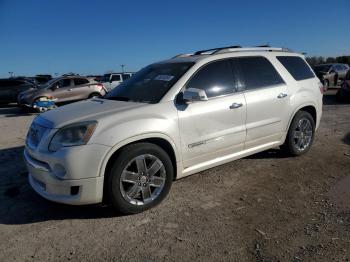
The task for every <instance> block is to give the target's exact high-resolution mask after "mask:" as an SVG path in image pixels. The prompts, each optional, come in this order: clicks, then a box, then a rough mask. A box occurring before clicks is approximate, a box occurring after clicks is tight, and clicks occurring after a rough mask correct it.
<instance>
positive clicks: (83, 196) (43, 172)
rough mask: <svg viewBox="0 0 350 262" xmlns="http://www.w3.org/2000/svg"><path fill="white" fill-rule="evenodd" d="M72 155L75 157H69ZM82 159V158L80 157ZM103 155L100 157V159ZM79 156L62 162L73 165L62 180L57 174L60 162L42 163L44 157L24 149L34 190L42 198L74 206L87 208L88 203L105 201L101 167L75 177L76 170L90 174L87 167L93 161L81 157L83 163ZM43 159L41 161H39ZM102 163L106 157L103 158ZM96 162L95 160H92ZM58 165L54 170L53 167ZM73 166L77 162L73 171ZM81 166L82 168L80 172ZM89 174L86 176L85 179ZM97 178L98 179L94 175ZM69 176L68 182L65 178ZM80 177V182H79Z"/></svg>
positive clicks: (92, 167) (95, 167) (91, 168)
mask: <svg viewBox="0 0 350 262" xmlns="http://www.w3.org/2000/svg"><path fill="white" fill-rule="evenodd" d="M68 156H70V157H71V156H72V155H71V154H69V155H68ZM80 157H82V155H80ZM99 157H101V156H99V155H98V154H96V158H97V159H98V158H99ZM77 158H79V155H77V156H76V157H71V158H68V159H64V158H63V159H62V163H66V164H67V161H68V162H69V165H67V166H65V167H66V168H67V169H66V170H65V172H66V175H65V176H63V177H62V178H61V177H59V176H58V175H57V174H58V172H57V170H55V167H56V164H57V159H55V160H53V161H54V162H50V161H47V160H48V159H45V160H44V161H45V162H44V161H41V158H37V156H36V155H35V156H33V154H32V153H30V152H29V150H28V149H25V150H24V159H25V162H26V165H27V169H28V172H29V175H28V176H29V177H28V178H29V183H30V185H31V186H32V188H33V189H34V190H35V191H36V192H37V193H38V194H39V195H41V196H42V197H44V198H46V199H48V200H51V201H54V202H59V203H65V204H70V205H85V204H96V203H100V202H102V197H103V180H104V177H103V176H100V173H99V170H100V169H99V167H98V166H99V165H98V166H97V165H94V163H92V166H90V167H89V169H90V171H91V172H90V173H88V174H87V173H84V174H74V173H72V172H74V171H75V170H81V172H85V171H86V167H85V168H84V165H88V164H89V162H91V159H90V160H89V159H85V161H84V159H83V158H80V161H79V160H78V159H77ZM39 159H40V160H39ZM100 160H101V161H102V157H101V159H100ZM92 162H94V160H92ZM53 163H55V164H54V166H53V167H52V164H53ZM72 163H76V164H75V167H74V168H73V167H72V166H71V165H72ZM79 167H80V169H79ZM83 175H85V177H84V176H83ZM92 175H94V176H92ZM65 177H67V179H64V178H65ZM75 177H77V179H75Z"/></svg>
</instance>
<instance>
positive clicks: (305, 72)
mask: <svg viewBox="0 0 350 262" xmlns="http://www.w3.org/2000/svg"><path fill="white" fill-rule="evenodd" d="M277 59H278V61H280V62H281V64H282V65H283V66H284V67H285V68H286V69H287V70H288V72H289V73H290V74H291V75H292V77H293V78H294V79H295V80H297V81H300V80H305V79H310V78H314V74H313V73H312V71H311V69H310V67H309V66H308V65H307V64H306V62H305V61H304V60H303V59H302V58H301V57H298V56H277Z"/></svg>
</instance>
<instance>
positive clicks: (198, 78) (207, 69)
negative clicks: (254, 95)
mask: <svg viewBox="0 0 350 262" xmlns="http://www.w3.org/2000/svg"><path fill="white" fill-rule="evenodd" d="M188 88H197V89H202V90H204V91H205V92H206V94H207V97H208V98H211V97H216V96H223V95H228V94H232V93H233V92H234V79H233V73H232V69H231V66H230V62H229V60H222V61H216V62H211V63H210V64H208V65H205V66H204V67H203V68H201V69H200V70H199V71H198V72H197V73H196V74H195V75H194V77H192V78H191V80H190V81H189V82H188V83H187V84H186V89H188Z"/></svg>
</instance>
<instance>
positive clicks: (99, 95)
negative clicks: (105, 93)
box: [89, 93, 101, 98]
mask: <svg viewBox="0 0 350 262" xmlns="http://www.w3.org/2000/svg"><path fill="white" fill-rule="evenodd" d="M97 97H101V94H100V93H92V94H90V95H89V98H97Z"/></svg>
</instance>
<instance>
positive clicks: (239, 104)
mask: <svg viewBox="0 0 350 262" xmlns="http://www.w3.org/2000/svg"><path fill="white" fill-rule="evenodd" d="M242 106H243V104H242V103H233V104H232V105H230V109H236V108H240V107H242Z"/></svg>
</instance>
